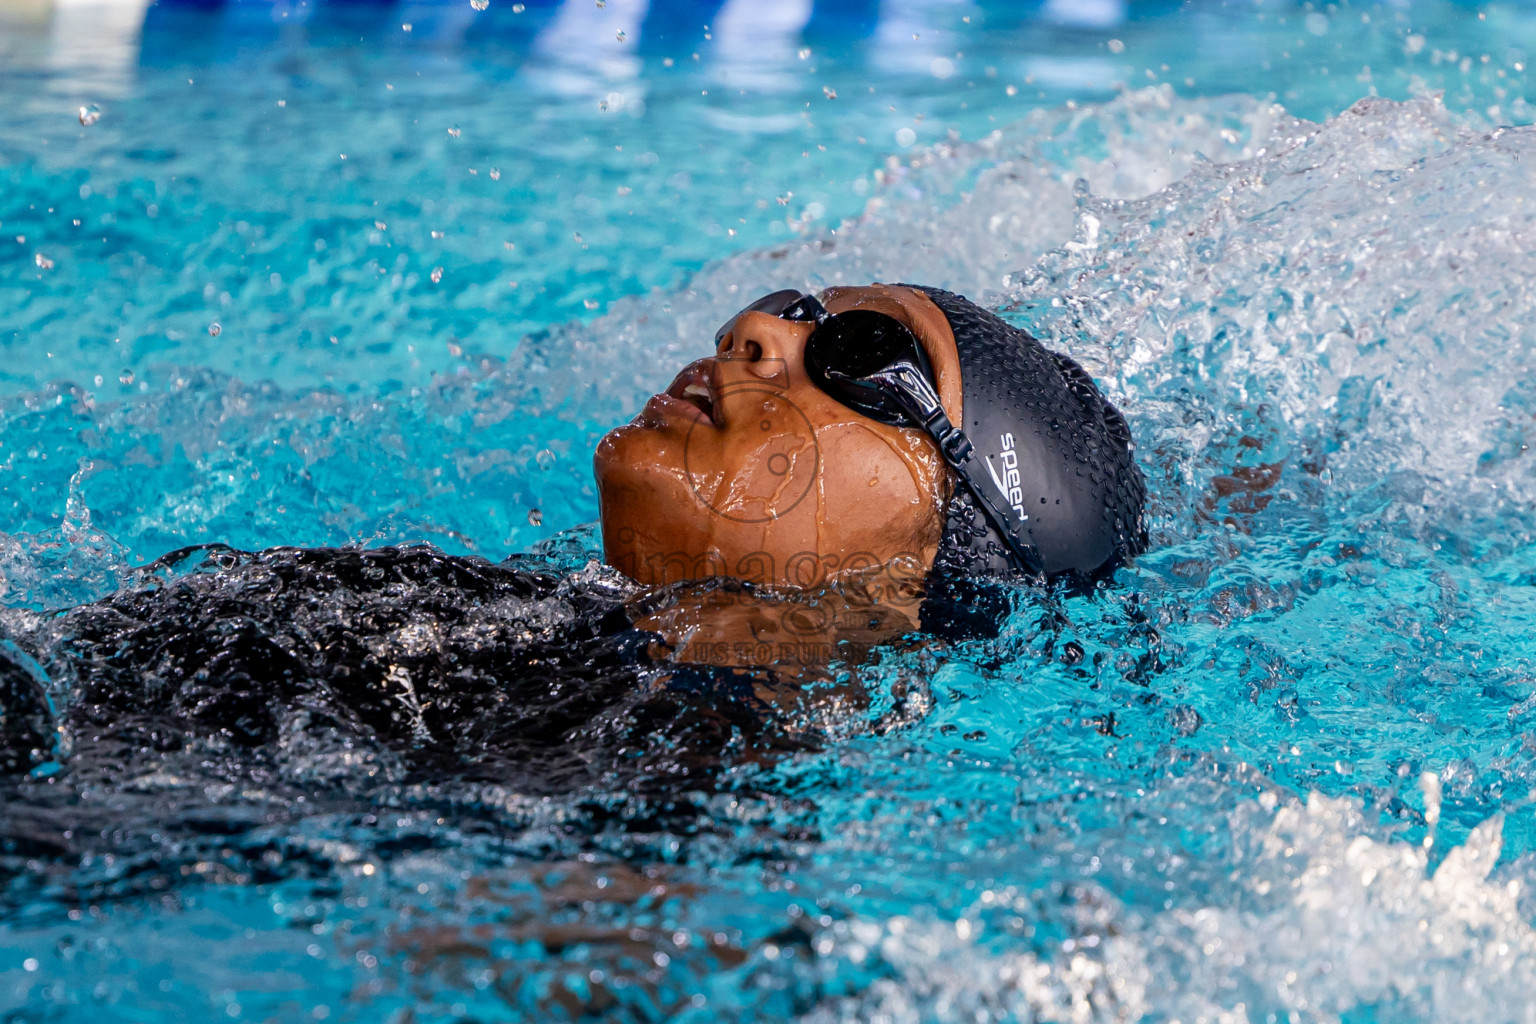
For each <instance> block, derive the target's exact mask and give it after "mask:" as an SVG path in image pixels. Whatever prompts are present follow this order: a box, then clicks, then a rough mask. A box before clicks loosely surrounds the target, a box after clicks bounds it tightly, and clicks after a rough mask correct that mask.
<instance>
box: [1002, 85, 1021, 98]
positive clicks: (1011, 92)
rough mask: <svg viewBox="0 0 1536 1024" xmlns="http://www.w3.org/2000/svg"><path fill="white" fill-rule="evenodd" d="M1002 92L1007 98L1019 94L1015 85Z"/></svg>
mask: <svg viewBox="0 0 1536 1024" xmlns="http://www.w3.org/2000/svg"><path fill="white" fill-rule="evenodd" d="M1003 91H1004V92H1006V93H1007V94H1008V95H1009V96H1017V95H1018V94H1019V87H1018V86H1016V85H1010V86H1009V87H1008V88H1006V89H1004V90H1003Z"/></svg>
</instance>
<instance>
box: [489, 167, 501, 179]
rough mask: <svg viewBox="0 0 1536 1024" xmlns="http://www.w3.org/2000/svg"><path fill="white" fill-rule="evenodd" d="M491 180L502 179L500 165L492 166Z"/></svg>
mask: <svg viewBox="0 0 1536 1024" xmlns="http://www.w3.org/2000/svg"><path fill="white" fill-rule="evenodd" d="M491 180H492V181H500V180H501V168H499V167H492V168H491Z"/></svg>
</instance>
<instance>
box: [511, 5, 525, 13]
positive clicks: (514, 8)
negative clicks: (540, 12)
mask: <svg viewBox="0 0 1536 1024" xmlns="http://www.w3.org/2000/svg"><path fill="white" fill-rule="evenodd" d="M527 9H528V8H526V7H524V6H523V5H522V4H513V5H512V13H513V14H522V13H523V12H524V11H526V10H527Z"/></svg>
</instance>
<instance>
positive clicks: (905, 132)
mask: <svg viewBox="0 0 1536 1024" xmlns="http://www.w3.org/2000/svg"><path fill="white" fill-rule="evenodd" d="M916 141H917V132H915V131H913V130H912V129H911V128H898V129H897V130H896V145H898V146H910V145H912V144H913V143H914V142H916Z"/></svg>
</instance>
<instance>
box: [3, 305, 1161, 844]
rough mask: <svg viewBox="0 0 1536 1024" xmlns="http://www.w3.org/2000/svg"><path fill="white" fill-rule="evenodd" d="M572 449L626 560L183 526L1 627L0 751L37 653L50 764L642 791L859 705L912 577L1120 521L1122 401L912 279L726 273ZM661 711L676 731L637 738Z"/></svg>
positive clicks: (1136, 510) (767, 756) (25, 754)
mask: <svg viewBox="0 0 1536 1024" xmlns="http://www.w3.org/2000/svg"><path fill="white" fill-rule="evenodd" d="M596 471H597V480H598V486H599V496H600V503H601V529H602V540H603V551H604V555H605V557H606V558H607V560H608V561H609V562H610V563H611V564H612V565H613V566H615V567H616V568H617V569H619V570H621V571H622V572H623V573H626V574H628V576H629V577H631V578H632V579H633V580H634V581H636V582H634V583H630V582H627V581H624V580H622V578H620V577H619V575H618V574H617V573H602V572H586V573H572V572H571V571H570V568H569V566H568V565H567V566H566V567H564V568H561V567H559V565H558V564H557V563H558V559H556V558H554V557H545V556H541V555H538V554H534V555H529V556H516V557H514V558H512V559H509V560H507V561H506V562H503V563H500V564H492V563H490V562H486V561H485V560H483V559H476V558H463V557H454V556H449V555H446V554H443V553H442V552H438V551H435V550H434V549H431V548H425V547H417V548H394V549H381V550H357V549H318V550H304V549H295V548H276V549H272V550H270V551H265V552H260V553H255V554H251V553H244V552H235V551H230V550H229V549H227V548H222V547H220V546H218V545H211V546H209V545H203V546H199V547H195V548H188V549H184V550H183V551H179V552H173V553H172V554H170V555H167V556H165V557H164V558H162V559H160V560H159V561H158V562H156V563H154V564H152V565H150V566H147V567H145V568H144V569H142V570H140V571H139V572H138V579H137V582H136V583H135V585H133V586H130V587H127V588H124V589H123V590H121V591H119V592H118V593H116V594H114V595H111V596H109V597H107V598H104V599H102V600H100V601H98V602H94V603H92V604H88V605H82V606H80V607H78V608H74V609H69V610H67V611H64V612H61V613H59V614H58V615H57V616H56V617H47V616H45V617H40V618H38V619H37V620H36V622H34V623H33V624H32V625H31V626H28V627H27V628H25V629H20V628H18V629H17V630H16V631H15V632H14V634H13V635H11V636H9V637H3V638H0V640H4V641H5V642H6V643H7V644H12V645H14V651H15V653H16V654H17V655H24V656H25V657H24V658H22V660H17V659H16V658H13V657H12V656H11V655H9V654H7V653H6V651H7V650H9V649H11V648H8V647H6V646H5V644H0V754H3V756H0V778H4V777H14V776H16V775H18V774H20V775H25V774H27V773H29V772H31V771H32V770H33V769H34V768H36V767H37V766H39V765H41V764H44V763H46V762H47V761H48V760H49V759H50V758H51V757H53V756H54V754H53V753H52V750H53V749H54V743H53V740H52V739H50V737H52V736H53V735H54V733H55V722H54V712H53V711H52V710H51V708H50V707H49V699H50V698H49V696H48V695H47V694H46V693H45V690H44V685H43V683H44V681H45V680H52V685H54V686H59V685H63V686H66V687H67V688H68V690H69V691H70V694H71V697H70V700H69V701H68V704H67V710H66V711H65V712H64V714H63V722H62V723H59V726H58V727H59V729H60V733H61V735H63V736H65V737H67V739H68V743H67V744H65V745H64V746H67V747H68V749H69V750H70V751H71V754H70V762H71V777H72V778H74V779H75V780H77V781H80V780H88V779H90V778H92V777H93V773H97V772H99V773H101V775H102V777H103V778H105V777H116V776H117V775H119V774H121V773H122V771H123V770H124V769H123V764H124V763H125V762H131V763H133V764H139V763H140V762H144V764H143V765H140V767H141V768H143V770H145V771H148V770H150V768H149V765H151V764H152V765H153V766H154V770H155V771H162V772H170V771H171V769H172V768H174V769H175V771H176V772H184V773H186V774H187V775H188V776H189V777H192V776H198V775H200V774H204V773H205V768H203V767H199V766H206V765H224V766H226V768H228V770H229V771H230V772H232V773H233V774H232V775H231V778H234V777H236V776H242V775H243V774H244V773H246V772H253V773H255V774H256V775H261V774H262V773H264V772H266V773H270V772H271V771H272V770H273V769H272V768H271V764H272V763H277V764H286V763H287V762H286V761H285V760H284V758H285V757H287V756H289V755H288V754H284V753H283V752H285V751H287V752H291V751H294V750H305V751H307V752H308V753H306V755H305V760H306V761H307V762H313V763H318V764H325V765H330V766H331V767H328V768H327V769H326V771H327V772H331V773H332V775H331V776H328V778H330V779H331V781H330V782H328V783H327V784H328V785H330V784H334V785H336V786H338V787H340V788H342V789H346V790H349V791H350V790H352V789H353V788H354V787H361V789H359V790H358V791H370V790H368V787H370V786H373V785H375V784H377V783H378V782H381V781H383V780H393V781H394V782H399V781H402V780H405V779H410V778H416V777H428V778H430V777H434V776H435V775H436V774H438V773H441V772H443V771H453V772H469V773H471V774H474V775H475V776H477V777H480V778H485V779H494V780H495V781H496V782H497V783H498V784H501V785H508V786H513V787H515V788H516V789H517V790H518V791H520V792H541V791H545V790H548V789H553V790H558V791H569V790H571V789H573V788H579V787H580V786H584V785H593V784H596V780H598V779H608V780H612V779H616V778H626V779H631V778H637V777H645V778H652V779H654V780H655V781H654V785H655V786H657V787H658V789H659V791H661V792H668V793H670V792H671V791H672V789H673V788H675V786H676V785H677V783H678V781H679V780H680V779H683V778H685V777H686V778H691V779H704V778H708V777H714V776H716V775H717V774H718V773H719V772H720V771H721V769H722V766H723V765H725V764H727V763H735V762H736V761H739V760H740V759H741V758H742V757H743V756H750V757H752V758H760V759H763V760H767V761H771V760H773V759H774V758H776V757H778V756H781V755H782V754H783V753H784V752H786V751H792V750H797V749H803V748H804V747H805V746H807V745H811V746H813V745H815V743H816V740H815V734H816V733H817V732H819V726H818V725H817V724H816V723H817V721H818V718H819V716H823V715H826V716H831V718H832V719H834V720H846V719H847V718H849V717H850V716H852V717H857V716H858V714H860V713H861V709H862V708H863V707H864V706H865V705H866V704H867V698H866V696H865V694H864V692H863V684H862V683H860V682H859V680H858V678H857V677H854V676H849V675H848V674H846V673H844V674H843V675H842V676H841V677H840V678H839V677H835V676H834V675H833V674H832V673H831V672H830V671H829V669H828V666H829V665H831V664H833V663H840V664H842V665H856V664H857V663H859V662H860V661H862V660H864V658H865V657H866V656H868V654H869V652H870V651H871V650H873V649H874V648H876V647H878V646H879V645H881V644H885V643H888V642H889V641H890V640H891V639H892V638H894V637H896V636H900V635H902V634H904V633H908V632H911V631H913V630H917V629H919V628H920V629H921V630H922V631H923V632H924V633H927V634H928V635H930V636H934V635H941V634H940V633H939V631H938V630H936V629H934V628H933V627H932V626H931V625H930V620H928V619H927V618H926V611H925V604H924V602H931V603H943V602H932V595H933V593H934V591H935V589H936V587H938V588H942V586H943V584H944V581H948V580H954V579H974V578H976V577H983V578H987V577H991V578H999V577H1001V578H1008V577H1018V578H1022V579H1031V580H1032V579H1039V578H1042V577H1049V576H1061V575H1076V576H1080V577H1083V578H1092V577H1093V576H1095V575H1098V574H1103V573H1105V572H1107V571H1109V570H1110V569H1112V568H1113V567H1114V566H1115V565H1117V564H1119V563H1120V562H1121V561H1122V560H1123V559H1125V558H1127V557H1129V556H1132V555H1134V554H1136V553H1137V552H1138V551H1140V550H1141V549H1142V547H1143V546H1144V544H1145V539H1144V538H1145V534H1144V529H1143V525H1142V504H1143V501H1144V495H1145V487H1144V484H1143V481H1142V478H1141V475H1140V472H1139V471H1138V470H1137V468H1136V466H1135V464H1134V461H1133V460H1132V456H1131V445H1130V436H1129V432H1128V430H1127V428H1126V425H1125V421H1124V420H1123V419H1122V418H1121V417H1120V415H1119V413H1118V412H1116V411H1115V409H1114V408H1113V407H1112V406H1110V405H1109V404H1108V403H1107V402H1106V401H1105V400H1104V398H1103V397H1102V396H1101V395H1100V393H1099V391H1098V389H1097V388H1096V387H1095V386H1094V385H1093V383H1092V381H1091V380H1090V379H1089V378H1088V376H1087V374H1085V373H1084V372H1083V371H1082V370H1081V369H1080V368H1079V367H1078V366H1077V364H1076V363H1074V362H1072V361H1071V360H1070V359H1068V358H1066V357H1064V356H1061V355H1056V354H1053V353H1051V352H1049V351H1047V350H1046V349H1045V348H1043V347H1042V346H1041V345H1040V344H1039V343H1038V342H1036V341H1035V340H1034V339H1033V338H1031V337H1029V335H1027V334H1026V333H1024V332H1023V331H1020V330H1018V329H1016V328H1013V327H1011V326H1009V325H1007V324H1006V323H1004V322H1003V321H1002V320H1000V319H998V318H997V317H995V316H993V315H992V314H990V313H987V312H986V311H984V310H982V309H980V308H978V307H976V306H975V305H973V304H971V303H970V302H968V301H966V300H965V299H963V298H960V297H959V296H956V295H952V294H950V293H948V292H943V291H939V290H937V289H927V288H915V287H909V286H884V285H874V286H870V287H865V288H834V289H829V290H828V291H826V292H824V293H822V295H821V297H820V298H819V299H818V298H814V297H812V296H809V295H803V294H801V293H798V292H776V293H773V294H772V295H769V296H766V297H765V298H764V299H762V300H759V301H757V302H754V303H752V304H751V305H750V306H748V307H747V308H746V309H745V310H743V311H742V312H741V313H739V314H738V315H736V316H734V317H732V318H731V320H730V321H729V322H727V323H726V324H725V325H724V326H723V327H722V329H721V330H720V332H719V333H718V335H717V337H716V352H715V354H714V355H713V356H710V357H707V358H705V359H702V360H699V361H698V362H695V363H692V364H690V365H689V366H688V367H686V368H685V369H684V370H683V372H682V373H681V374H680V375H679V376H678V378H677V380H676V381H675V382H674V383H673V384H672V386H671V387H670V388H668V390H667V392H666V393H664V394H662V395H658V396H656V397H655V398H653V399H651V401H650V402H649V403H647V405H646V408H645V410H644V411H643V412H642V413H641V415H640V416H639V417H638V418H637V419H636V420H635V421H634V422H633V423H631V424H628V425H626V426H622V427H620V428H618V429H616V430H614V431H613V432H612V433H610V434H609V435H607V436H606V437H605V438H604V439H603V441H602V443H601V444H600V445H599V447H598V450H597V455H596ZM661 584H667V585H661ZM949 603H950V604H951V605H962V606H964V605H966V604H967V602H966V601H953V600H951V601H950V602H949ZM974 603H975V602H971V604H974ZM27 659H30V660H27ZM807 679H814V680H815V681H818V682H821V683H827V682H829V681H830V682H835V683H836V685H832V686H821V687H818V688H809V687H805V686H803V685H800V684H801V683H803V682H805V681H806V680H807ZM921 704H922V702H921V701H920V700H919V701H917V702H916V703H914V704H913V705H912V711H911V713H912V714H914V715H916V714H921ZM900 714H906V712H904V711H899V712H898V717H899V715H900ZM888 724H889V723H888ZM880 727H884V726H880ZM659 735H666V736H674V737H679V736H688V737H691V738H690V740H689V742H688V744H686V746H687V749H688V751H690V753H688V754H687V756H686V757H684V756H682V755H680V754H679V753H678V751H677V750H670V749H665V748H657V749H656V753H655V758H656V760H655V762H654V763H652V762H651V761H650V760H648V758H649V757H650V756H651V755H650V754H647V755H645V756H643V757H640V756H636V754H635V751H637V750H651V749H652V747H653V746H654V745H653V744H651V742H650V741H649V740H647V739H645V737H654V736H659ZM743 738H745V742H746V746H745V747H742V743H743ZM358 745H360V749H368V750H372V751H374V753H373V754H372V755H370V756H369V757H363V756H361V755H358V754H356V753H355V752H353V750H354V747H355V746H358ZM60 749H62V747H61V748H60ZM235 750H243V751H249V752H250V753H249V754H241V755H238V756H237V755H235V754H233V753H230V751H235ZM742 750H746V751H748V752H749V754H748V755H743V754H742V753H741V751H742ZM370 757H371V760H370V759H369V758H370ZM274 759H275V760H274ZM220 770H221V771H223V770H224V769H220ZM418 773H419V774H418ZM172 774H174V772H172ZM354 776H356V777H355V778H354ZM221 777H222V776H221ZM253 777H254V776H253ZM263 778H265V776H263ZM262 784H263V785H268V784H270V780H269V781H267V782H263V783H262ZM690 784H693V783H690ZM296 785H297V786H298V789H299V790H301V791H302V790H304V789H306V788H308V787H307V785H306V784H302V783H301V784H296ZM626 785H630V788H631V789H635V790H636V791H639V790H638V789H636V787H637V786H638V785H639V784H638V783H635V784H633V785H631V784H629V783H626ZM0 831H3V830H0Z"/></svg>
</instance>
